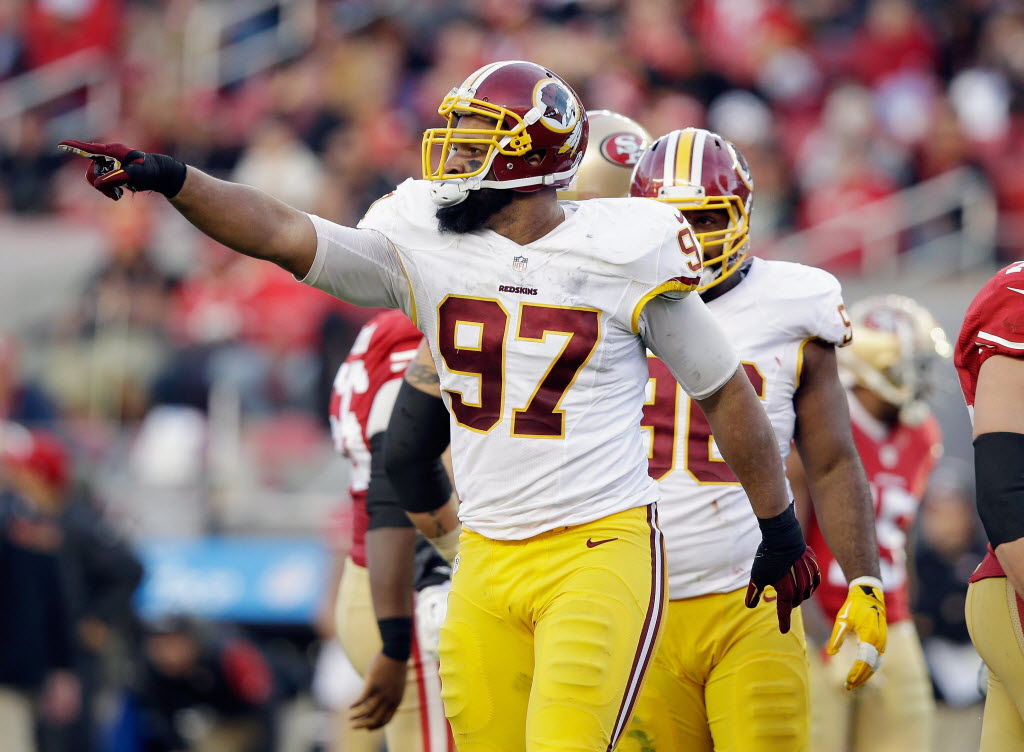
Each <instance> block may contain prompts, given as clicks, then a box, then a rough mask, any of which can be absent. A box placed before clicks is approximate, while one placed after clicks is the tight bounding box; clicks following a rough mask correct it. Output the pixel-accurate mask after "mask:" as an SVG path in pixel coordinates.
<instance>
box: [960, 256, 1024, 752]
mask: <svg viewBox="0 0 1024 752" xmlns="http://www.w3.org/2000/svg"><path fill="white" fill-rule="evenodd" d="M1022 358H1024V261H1018V262H1016V263H1014V264H1010V266H1008V267H1006V268H1005V269H1001V270H1000V271H999V272H998V273H996V275H995V276H994V277H993V278H992V279H991V280H989V281H988V283H987V284H986V285H985V286H984V287H982V288H981V291H980V292H979V293H978V294H977V295H976V296H975V298H974V301H973V302H972V303H971V305H970V307H969V308H968V309H967V315H966V316H965V317H964V324H963V328H962V329H961V330H960V336H959V338H958V339H957V343H956V353H955V355H954V362H955V364H956V370H957V373H958V375H959V377H960V388H961V389H963V392H964V399H965V400H966V401H967V409H968V410H969V411H970V413H971V420H972V422H973V423H974V469H975V483H976V485H977V499H978V514H979V515H980V516H981V521H982V524H983V525H984V526H985V532H986V534H987V535H988V540H989V548H988V553H987V554H986V556H985V559H984V560H983V561H982V562H981V564H980V565H979V566H978V568H977V569H976V570H975V572H974V574H973V575H972V576H971V584H970V586H969V587H968V590H967V607H966V610H967V627H968V629H969V630H970V633H971V640H972V641H973V642H974V646H975V647H976V648H977V649H978V652H979V653H980V654H981V657H982V658H983V659H984V660H985V664H986V665H987V666H988V670H989V677H988V696H987V698H986V700H985V718H984V722H983V724H982V730H981V752H1002V751H1003V750H1011V749H1024V633H1022V630H1021V623H1022V622H1024V601H1022V600H1021V598H1022V596H1024V479H1022V468H1024V436H1022V434H1024V360H1022Z"/></svg>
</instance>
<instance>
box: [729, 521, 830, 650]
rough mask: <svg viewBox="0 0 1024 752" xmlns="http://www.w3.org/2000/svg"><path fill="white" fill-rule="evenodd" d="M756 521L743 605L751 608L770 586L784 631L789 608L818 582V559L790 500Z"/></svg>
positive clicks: (785, 631) (813, 589)
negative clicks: (783, 507)
mask: <svg viewBox="0 0 1024 752" xmlns="http://www.w3.org/2000/svg"><path fill="white" fill-rule="evenodd" d="M757 524H758V525H759V526H760V527H761V544H760V545H759V546H758V547H757V553H756V554H755V555H754V564H753V566H752V567H751V569H750V584H749V585H747V595H746V599H745V600H746V604H747V608H754V607H755V606H756V605H757V604H758V601H760V600H761V593H762V592H763V591H764V589H765V588H766V587H768V586H769V585H770V586H772V587H773V588H775V593H776V598H777V601H776V603H775V607H776V610H777V611H778V615H779V631H780V632H782V633H783V634H786V633H787V632H788V631H789V622H790V615H791V613H792V611H793V609H794V608H795V607H797V606H799V605H800V604H801V603H803V602H804V601H805V600H807V599H808V598H810V597H811V595H812V594H813V593H814V591H815V590H816V589H817V587H818V585H820V584H821V572H820V571H819V570H818V560H817V559H816V558H815V557H814V551H812V550H811V549H810V548H809V547H808V546H807V544H806V543H804V534H803V531H802V530H801V529H800V523H799V522H798V521H797V519H796V513H795V512H794V511H793V505H792V504H790V505H789V507H788V508H787V509H786V511H785V512H783V513H782V514H779V515H776V516H775V517H769V518H768V519H766V520H762V519H760V518H758V520H757Z"/></svg>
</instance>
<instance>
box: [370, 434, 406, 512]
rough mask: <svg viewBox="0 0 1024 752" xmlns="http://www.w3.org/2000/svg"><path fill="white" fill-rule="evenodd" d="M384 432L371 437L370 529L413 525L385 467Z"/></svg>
mask: <svg viewBox="0 0 1024 752" xmlns="http://www.w3.org/2000/svg"><path fill="white" fill-rule="evenodd" d="M385 443H386V442H385V438H384V432H383V431H381V432H380V433H375V434H374V435H373V436H371V437H370V486H369V488H367V489H366V513H367V514H368V515H369V517H370V523H369V525H368V527H367V529H368V530H376V529H377V528H381V527H412V522H411V521H410V520H409V516H408V515H407V514H406V513H405V510H404V509H402V507H401V506H400V505H399V503H398V493H397V492H396V491H395V487H394V486H393V485H392V484H391V481H390V479H389V478H388V473H387V469H386V467H385V462H386V460H385V456H384V451H385Z"/></svg>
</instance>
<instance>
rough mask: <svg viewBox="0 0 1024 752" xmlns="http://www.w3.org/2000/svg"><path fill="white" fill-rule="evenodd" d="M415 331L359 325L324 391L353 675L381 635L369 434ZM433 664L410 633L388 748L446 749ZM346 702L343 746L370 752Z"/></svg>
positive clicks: (385, 408)
mask: <svg viewBox="0 0 1024 752" xmlns="http://www.w3.org/2000/svg"><path fill="white" fill-rule="evenodd" d="M421 339H423V335H422V334H420V332H419V331H418V330H417V329H416V327H414V326H413V324H412V322H411V321H409V319H408V318H406V316H405V315H404V314H402V313H400V312H398V311H388V312H387V313H382V314H380V315H378V316H375V317H374V318H372V319H371V320H370V321H369V322H367V324H366V326H364V327H363V328H362V330H361V331H360V332H359V335H358V336H357V337H356V340H355V343H354V344H353V345H352V350H351V352H350V353H349V356H348V358H346V360H345V362H344V363H343V364H342V366H341V368H340V369H339V370H338V375H337V376H336V377H335V380H334V388H333V390H332V392H331V403H330V420H331V433H332V435H333V437H334V443H335V447H336V448H337V450H338V451H339V452H341V453H342V454H344V455H345V457H347V458H348V459H349V462H350V463H351V475H350V480H349V494H350V495H351V496H352V508H353V524H352V548H351V550H350V551H349V557H348V560H347V561H346V562H345V571H344V573H343V575H342V579H341V585H340V589H339V592H338V599H337V604H338V605H337V614H336V618H337V629H338V638H339V640H340V641H341V645H342V647H343V648H344V649H345V653H346V654H347V655H348V657H349V660H350V661H351V662H352V665H353V666H354V667H355V669H356V671H358V672H359V673H360V675H365V674H366V671H367V669H368V668H369V665H370V661H371V660H372V659H373V657H374V656H375V655H376V654H377V653H378V652H380V649H381V638H380V632H379V630H378V629H377V620H376V617H375V615H374V611H373V603H372V600H371V598H370V575H369V572H368V570H367V569H366V530H367V526H368V525H369V522H370V518H369V515H368V513H367V508H366V495H367V489H368V487H369V481H370V448H369V447H370V437H371V436H373V435H374V434H376V433H378V432H380V431H383V430H384V429H385V428H386V427H387V424H388V418H389V417H390V415H391V408H392V406H393V404H394V401H395V397H396V396H397V394H398V388H399V386H400V385H401V382H402V376H403V374H404V373H405V369H406V367H407V366H408V365H409V362H410V361H411V360H412V358H413V356H414V355H415V354H416V348H417V346H418V345H419V343H420V340H421ZM440 693H441V684H440V680H439V679H438V675H437V663H436V662H435V661H432V660H430V659H429V658H428V657H426V656H424V655H423V654H422V652H421V650H420V646H419V641H418V639H416V636H415V634H414V640H413V650H412V655H411V657H410V658H409V674H408V679H407V681H406V685H405V697H404V698H403V700H402V703H401V705H399V707H398V710H397V711H396V712H395V715H394V717H393V718H392V719H391V721H390V723H388V725H387V726H385V727H384V736H385V738H386V739H387V745H388V749H394V750H410V752H446V751H447V750H451V749H453V746H452V744H451V741H450V734H449V730H448V722H447V721H446V720H445V718H444V710H443V708H442V706H441V694H440ZM347 714H348V711H347V709H345V710H343V711H342V716H343V717H342V718H340V719H339V729H338V732H339V735H342V738H343V739H344V743H345V746H344V747H343V749H345V750H348V752H360V751H361V750H365V751H366V752H377V750H379V749H380V740H379V734H376V733H374V732H369V731H366V730H364V729H353V728H352V727H351V724H350V723H349V721H348V719H347Z"/></svg>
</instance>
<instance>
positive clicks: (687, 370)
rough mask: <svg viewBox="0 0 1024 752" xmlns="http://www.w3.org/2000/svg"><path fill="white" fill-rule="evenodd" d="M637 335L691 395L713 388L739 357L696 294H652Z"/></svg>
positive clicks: (699, 396)
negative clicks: (679, 297) (670, 296)
mask: <svg viewBox="0 0 1024 752" xmlns="http://www.w3.org/2000/svg"><path fill="white" fill-rule="evenodd" d="M640 336H641V337H642V338H643V341H644V344H646V345H647V347H649V348H650V349H651V352H653V353H654V354H655V355H657V356H658V357H659V358H661V359H662V360H663V361H664V362H665V365H667V366H668V369H669V370H670V371H671V372H672V375H673V376H675V377H676V381H678V382H679V383H680V385H681V386H682V387H683V389H684V390H685V391H686V393H687V394H688V395H690V396H691V397H692V398H693V399H698V400H699V399H704V398H705V397H710V396H711V395H712V394H714V393H715V392H717V391H718V390H719V389H721V388H722V386H724V385H725V382H726V381H728V380H729V379H730V378H732V376H733V374H734V373H736V369H737V368H739V365H740V359H739V356H738V355H737V354H736V351H735V350H733V348H732V345H731V344H730V343H729V340H728V338H727V336H726V334H725V332H724V331H723V330H722V327H721V326H719V325H718V322H717V321H715V317H714V316H713V315H712V314H711V312H710V311H709V310H708V307H707V306H706V305H704V301H703V300H701V299H700V296H699V295H688V296H686V297H685V298H683V299H682V300H670V299H668V298H663V297H660V296H659V297H656V298H654V299H652V300H651V301H650V302H649V303H648V304H647V305H646V306H644V310H643V312H642V313H641V314H640Z"/></svg>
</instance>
